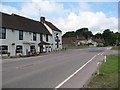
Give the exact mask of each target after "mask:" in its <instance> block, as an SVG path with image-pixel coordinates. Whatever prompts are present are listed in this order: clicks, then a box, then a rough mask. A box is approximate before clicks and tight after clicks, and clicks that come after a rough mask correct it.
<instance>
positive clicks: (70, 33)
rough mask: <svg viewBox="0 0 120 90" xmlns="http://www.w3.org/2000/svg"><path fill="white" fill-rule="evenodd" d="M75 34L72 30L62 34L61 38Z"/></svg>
mask: <svg viewBox="0 0 120 90" xmlns="http://www.w3.org/2000/svg"><path fill="white" fill-rule="evenodd" d="M75 36H76V35H75V32H74V31H72V32H66V33H65V34H64V35H63V38H64V37H66V38H68V37H75Z"/></svg>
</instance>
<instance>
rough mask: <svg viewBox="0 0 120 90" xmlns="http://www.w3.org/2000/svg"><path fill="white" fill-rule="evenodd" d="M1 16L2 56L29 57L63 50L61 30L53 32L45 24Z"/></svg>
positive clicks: (12, 16) (0, 50) (0, 41)
mask: <svg viewBox="0 0 120 90" xmlns="http://www.w3.org/2000/svg"><path fill="white" fill-rule="evenodd" d="M0 14H1V16H2V26H0V54H1V55H8V54H9V55H10V56H16V55H19V54H22V55H28V54H33V53H35V52H37V53H42V52H51V51H53V50H55V49H62V39H61V31H60V30H57V31H56V30H51V27H49V26H47V25H46V24H44V23H41V22H39V21H35V20H32V19H28V18H25V17H22V16H19V15H15V14H12V15H8V14H5V13H0ZM52 25H53V24H52ZM53 26H54V25H53ZM48 27H49V28H48ZM54 27H55V26H54ZM50 30H51V31H50ZM55 34H58V35H59V37H58V39H57V40H58V41H59V42H56V41H55V38H56V37H55Z"/></svg>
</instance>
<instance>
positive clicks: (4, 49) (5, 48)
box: [0, 45, 8, 54]
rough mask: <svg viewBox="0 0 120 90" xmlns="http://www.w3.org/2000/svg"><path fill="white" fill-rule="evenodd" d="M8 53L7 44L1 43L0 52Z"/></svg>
mask: <svg viewBox="0 0 120 90" xmlns="http://www.w3.org/2000/svg"><path fill="white" fill-rule="evenodd" d="M7 53H8V46H6V45H3V46H0V54H7Z"/></svg>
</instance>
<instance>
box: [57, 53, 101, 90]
mask: <svg viewBox="0 0 120 90" xmlns="http://www.w3.org/2000/svg"><path fill="white" fill-rule="evenodd" d="M99 54H100V53H99ZM99 54H97V55H99ZM97 55H95V56H93V57H92V58H91V59H90V60H89V61H88V62H86V63H85V64H84V65H83V66H82V67H80V68H79V69H78V70H77V71H75V72H74V73H73V74H72V75H70V76H69V77H68V78H66V79H65V80H64V81H62V82H61V83H60V84H59V85H57V86H56V87H55V89H58V88H60V87H61V86H62V85H63V84H64V83H66V82H67V81H68V80H69V79H71V78H72V77H73V76H74V75H76V74H77V73H78V72H79V71H80V70H82V69H83V68H84V67H85V66H86V65H87V64H88V63H90V62H91V61H92V60H93V59H94V58H95V57H96V56H97Z"/></svg>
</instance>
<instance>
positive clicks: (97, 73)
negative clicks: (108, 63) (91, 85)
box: [97, 62, 100, 75]
mask: <svg viewBox="0 0 120 90" xmlns="http://www.w3.org/2000/svg"><path fill="white" fill-rule="evenodd" d="M99 64H100V62H98V63H97V75H99V74H100V72H99Z"/></svg>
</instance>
